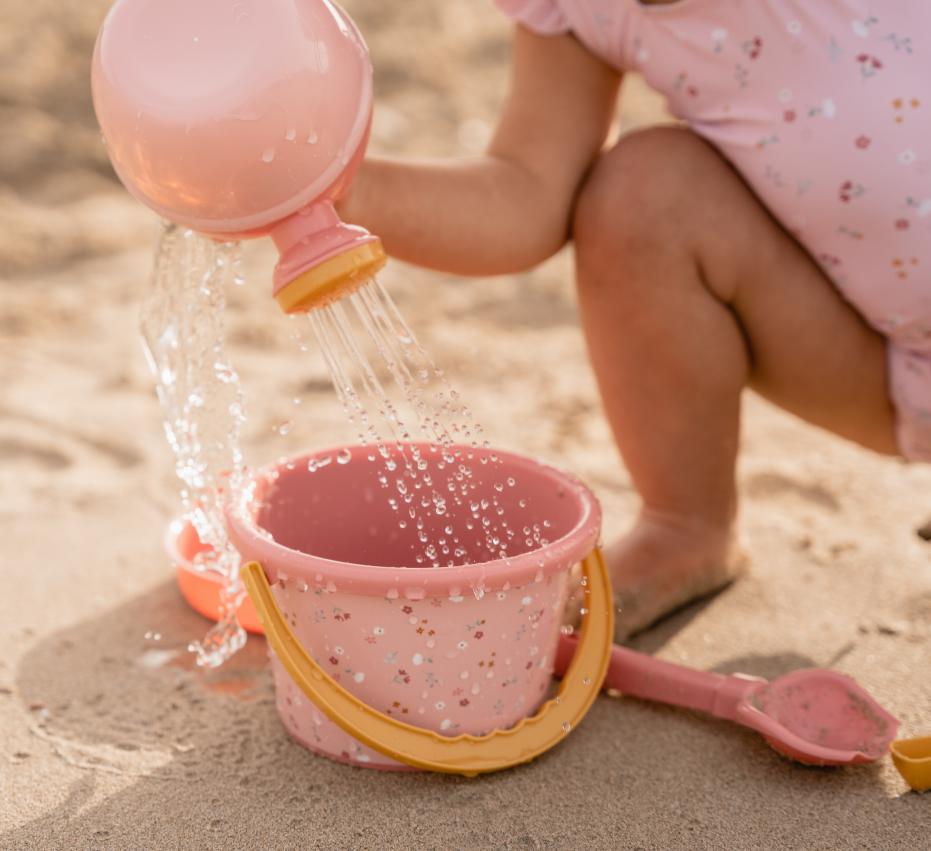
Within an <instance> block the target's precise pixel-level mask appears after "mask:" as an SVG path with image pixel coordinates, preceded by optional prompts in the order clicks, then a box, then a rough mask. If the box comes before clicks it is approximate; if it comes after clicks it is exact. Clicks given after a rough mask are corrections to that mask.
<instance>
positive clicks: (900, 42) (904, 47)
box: [886, 33, 912, 53]
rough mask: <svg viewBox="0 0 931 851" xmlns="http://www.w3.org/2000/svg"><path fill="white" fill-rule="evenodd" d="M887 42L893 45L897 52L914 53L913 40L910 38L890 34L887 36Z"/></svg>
mask: <svg viewBox="0 0 931 851" xmlns="http://www.w3.org/2000/svg"><path fill="white" fill-rule="evenodd" d="M886 41H889V42H891V43H892V46H893V47H894V48H895V50H896V51H900V50H901V51H904V52H905V53H911V52H912V40H911V39H910V38H909V37H908V36H900V35H897V34H896V33H889V35H887V36H886Z"/></svg>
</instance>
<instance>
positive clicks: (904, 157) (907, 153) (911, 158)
mask: <svg viewBox="0 0 931 851" xmlns="http://www.w3.org/2000/svg"><path fill="white" fill-rule="evenodd" d="M915 159H916V158H915V152H914V151H913V150H911V149H910V148H909V149H907V150H904V151H902V153H901V154H899V162H900V163H901V164H902V165H911V164H912V163H913V162H915Z"/></svg>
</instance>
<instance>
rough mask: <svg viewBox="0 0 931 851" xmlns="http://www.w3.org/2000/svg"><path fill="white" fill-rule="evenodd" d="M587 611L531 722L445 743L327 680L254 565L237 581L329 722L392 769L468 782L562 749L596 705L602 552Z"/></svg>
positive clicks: (605, 626) (603, 667)
mask: <svg viewBox="0 0 931 851" xmlns="http://www.w3.org/2000/svg"><path fill="white" fill-rule="evenodd" d="M582 575H583V576H584V577H585V580H586V607H587V609H588V612H587V613H586V614H585V616H584V617H583V619H582V626H581V635H580V638H579V643H578V646H577V648H576V651H575V656H573V658H572V663H571V664H570V666H569V670H568V671H566V674H565V676H564V677H563V679H562V683H561V684H560V686H559V691H558V693H557V695H556V697H554V698H553V699H551V700H548V701H546V703H544V704H543V706H541V707H540V710H539V711H538V712H537V714H536V715H533V716H532V717H529V718H524V719H523V720H522V721H520V722H519V723H517V724H516V725H515V726H513V727H511V728H510V729H508V730H493V731H492V732H491V733H488V734H487V735H484V736H470V735H467V734H463V735H459V736H455V737H449V736H443V735H441V734H440V733H437V732H434V731H433V730H424V729H422V728H420V727H414V726H413V725H411V724H405V723H404V722H403V721H398V720H396V719H394V718H390V717H389V716H387V715H384V714H382V713H381V712H379V711H378V710H377V709H373V708H372V707H371V706H369V705H368V704H366V703H363V702H362V701H361V700H359V699H358V698H357V697H355V695H353V694H351V693H350V692H348V691H347V690H346V689H345V688H343V687H342V686H341V685H340V684H339V683H337V682H336V681H335V680H333V678H332V677H330V676H329V675H328V674H327V673H326V671H324V670H323V668H321V667H320V666H319V665H318V664H317V663H316V662H315V661H314V659H313V658H312V657H311V656H310V655H309V654H308V653H307V651H306V650H305V649H304V648H303V646H302V645H301V643H300V642H299V641H298V639H297V636H295V634H294V632H293V631H292V630H291V627H290V626H289V625H288V623H287V622H286V621H285V619H284V617H283V616H282V614H281V610H280V609H279V608H278V604H277V603H276V602H275V598H274V596H273V595H272V592H271V588H270V587H269V584H268V579H267V578H266V576H265V571H264V570H263V569H262V566H261V565H260V564H259V563H258V562H255V561H253V562H250V563H249V564H247V565H245V567H244V568H243V580H244V581H245V584H246V588H247V590H248V592H249V597H250V598H251V599H252V602H253V605H254V606H255V610H256V612H257V613H258V616H259V619H260V620H261V621H262V625H263V626H264V627H265V635H266V637H267V638H268V640H269V642H270V643H271V645H272V648H273V649H274V651H275V655H276V656H277V657H278V659H279V661H280V662H281V664H282V665H284V667H285V670H287V672H288V673H289V674H290V675H291V678H292V679H293V680H294V682H295V683H297V685H298V686H299V687H300V689H301V691H303V692H304V694H305V695H307V697H308V698H309V699H310V700H312V701H313V702H314V704H315V705H316V706H317V708H318V709H319V710H320V711H321V712H323V713H324V714H325V715H326V716H327V718H329V719H330V720H331V721H333V722H334V723H336V724H338V725H339V726H340V727H341V728H342V729H343V730H344V731H345V732H347V733H349V735H350V736H352V737H353V738H355V739H357V740H358V741H360V742H362V743H364V744H366V745H368V746H369V747H370V748H373V749H374V750H376V751H378V752H379V753H381V754H384V755H385V756H387V757H390V758H391V759H394V760H397V761H398V762H403V763H406V764H407V765H411V766H413V767H415V768H421V769H427V770H429V771H441V772H446V773H449V774H464V775H466V776H468V777H474V776H475V775H477V774H483V773H485V772H490V771H500V770H501V769H504V768H511V767H512V766H515V765H520V764H521V763H524V762H530V761H531V760H532V759H535V758H536V757H538V756H539V755H540V754H542V753H544V752H545V751H548V750H549V749H550V748H552V747H553V746H554V745H556V744H558V743H559V742H561V741H562V740H563V739H564V738H565V737H566V736H567V735H568V734H569V732H570V731H571V730H572V729H574V728H575V726H576V725H577V724H578V723H579V722H580V721H581V720H582V718H584V717H585V714H586V713H587V712H588V710H589V709H590V708H591V706H592V704H593V703H594V702H595V698H596V697H597V696H598V692H599V690H600V689H601V683H602V681H603V680H604V677H605V673H606V672H607V669H608V662H609V660H610V658H611V646H612V641H613V635H614V608H613V601H612V597H611V587H610V582H609V580H608V573H607V570H606V568H605V564H604V559H603V558H602V555H601V551H600V550H599V549H595V550H594V551H592V553H591V554H590V555H588V556H587V557H586V558H585V559H583V561H582Z"/></svg>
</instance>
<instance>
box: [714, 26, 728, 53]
mask: <svg viewBox="0 0 931 851" xmlns="http://www.w3.org/2000/svg"><path fill="white" fill-rule="evenodd" d="M725 41H727V30H726V29H724V28H723V27H716V28H715V29H713V30H712V31H711V44H712V46H713V50H714V52H715V53H720V52H721V51H722V50H723V49H724V42H725Z"/></svg>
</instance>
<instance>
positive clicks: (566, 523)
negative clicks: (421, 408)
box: [251, 445, 586, 567]
mask: <svg viewBox="0 0 931 851" xmlns="http://www.w3.org/2000/svg"><path fill="white" fill-rule="evenodd" d="M420 448H421V452H420V455H421V457H422V458H423V460H424V461H425V462H426V464H427V471H426V472H429V474H430V476H431V478H432V487H422V488H420V489H414V490H413V501H412V502H411V503H405V502H404V500H403V495H401V494H399V492H398V490H397V489H396V485H395V481H396V479H397V476H396V475H392V474H388V477H387V479H388V487H385V486H384V484H383V483H382V482H380V481H379V477H380V476H382V477H384V476H385V460H384V459H383V458H382V457H381V456H380V455H378V454H375V460H374V461H373V460H370V458H371V456H372V455H373V451H372V450H371V449H370V448H367V447H362V446H356V447H351V448H350V449H349V451H348V453H347V452H346V451H345V450H344V451H343V452H344V454H343V456H342V459H341V460H344V461H345V459H346V457H349V460H348V461H346V462H345V463H339V462H338V460H337V453H335V452H331V453H314V454H312V455H308V456H305V457H304V458H299V459H293V460H292V461H291V462H290V463H289V464H287V465H285V466H283V467H279V468H278V469H277V470H276V472H275V474H273V475H271V476H266V477H264V478H260V479H259V481H258V484H257V487H256V489H255V492H254V495H253V500H252V509H251V512H252V513H253V517H254V520H255V523H256V525H257V526H259V527H260V528H261V529H264V530H265V531H266V532H267V533H268V534H270V535H271V536H272V538H273V539H274V540H275V541H276V542H277V543H278V544H281V545H282V546H284V547H288V548H289V549H292V550H297V551H299V552H303V553H306V554H309V555H313V556H317V557H321V558H326V559H330V560H333V561H338V562H344V563H349V564H360V565H372V566H384V567H420V566H429V564H426V565H425V564H424V563H423V562H420V563H418V562H417V560H416V559H417V556H418V555H420V556H421V558H422V557H423V552H424V544H423V542H422V540H421V539H420V537H419V536H420V532H421V531H423V532H424V533H425V535H426V538H427V540H428V541H431V542H438V541H440V540H445V541H446V542H447V547H448V549H449V553H448V554H443V553H442V552H439V553H438V556H437V560H438V561H439V562H440V564H443V565H445V564H447V563H448V562H449V561H452V562H453V563H454V564H456V565H462V564H468V563H479V562H487V561H493V560H495V559H496V558H498V557H499V556H498V554H497V553H494V552H492V551H491V550H490V549H489V547H488V545H487V543H486V540H485V534H484V531H483V529H482V525H481V516H487V517H489V518H491V519H492V521H497V522H499V523H500V521H501V520H505V521H506V523H507V527H508V528H509V529H511V530H512V531H513V532H514V537H513V538H511V539H510V540H509V545H508V548H507V555H508V556H509V557H514V556H518V555H521V554H523V553H527V552H531V551H533V550H536V549H539V548H540V547H541V542H540V541H539V540H535V539H534V534H533V527H534V524H536V525H537V528H538V530H539V536H540V537H541V538H543V539H544V542H553V541H555V540H558V539H560V538H562V537H563V536H565V535H566V534H568V533H569V532H570V531H571V530H572V529H574V528H575V527H576V526H577V525H578V524H579V523H580V522H581V521H582V519H583V517H584V514H585V510H586V506H585V502H584V501H583V500H582V499H580V498H579V494H578V489H579V487H580V486H578V485H577V483H575V482H574V481H573V480H571V479H569V478H567V477H566V476H564V475H563V474H561V473H559V472H558V471H557V470H554V469H552V468H550V467H546V466H543V465H541V464H538V463H537V462H535V461H533V460H531V459H528V458H523V457H521V456H515V455H510V454H507V453H497V459H498V460H497V461H496V462H495V461H492V460H491V458H490V456H491V454H492V452H491V451H490V450H478V449H471V448H465V447H462V448H461V453H462V454H461V458H460V459H459V460H458V461H457V462H456V463H455V464H446V463H444V462H443V459H442V455H441V454H440V452H439V451H438V450H437V449H436V448H435V447H431V446H429V445H422V446H421V447H420ZM402 451H405V452H408V453H409V451H410V448H409V447H404V449H403V450H402V449H400V448H398V447H395V448H393V449H392V450H390V452H391V455H392V458H393V459H394V460H395V461H397V462H398V464H399V467H398V469H400V464H401V463H402V458H401V452H402ZM470 456H471V458H470ZM325 458H329V459H330V460H329V461H328V462H326V463H325V464H324V465H323V466H317V464H311V465H310V466H312V467H315V469H314V470H313V471H312V472H311V470H310V469H309V468H308V462H309V461H310V460H311V459H314V460H315V461H316V462H319V461H321V460H323V459H325ZM482 458H485V459H486V463H482V461H481V459H482ZM460 462H461V463H464V464H466V465H468V467H469V469H471V471H472V478H471V480H470V481H471V482H472V483H473V484H474V488H472V489H470V490H469V492H468V496H462V495H460V499H459V501H458V502H457V500H455V499H454V498H453V497H452V494H451V493H450V491H449V487H448V485H449V483H450V482H451V481H452V482H453V483H454V484H456V485H458V484H459V483H458V482H456V481H455V476H456V473H457V472H458V471H459V470H458V464H459V463H460ZM511 482H513V484H511ZM434 492H436V493H438V494H440V495H442V496H443V497H445V506H444V508H445V510H444V511H443V512H442V513H437V512H436V508H435V505H434V504H433V502H432V499H431V496H432V494H433V493H434ZM390 499H394V500H395V501H396V503H397V506H398V507H397V509H395V508H392V506H391V504H390V502H389V500H390ZM483 500H484V501H485V502H486V503H487V506H488V507H487V508H485V509H481V508H480V509H479V514H480V517H479V518H478V519H477V518H475V517H474V516H473V506H474V505H475V504H478V505H479V506H481V503H482V501H483ZM495 500H497V505H495ZM424 501H426V505H423V504H422V503H423V502H424ZM411 507H414V508H415V510H416V518H422V519H423V529H422V530H421V529H419V528H418V526H417V519H415V518H411V516H410V513H409V509H410V508H411ZM498 508H500V509H503V513H501V514H498V513H497V510H498ZM402 522H403V524H404V527H403V528H402ZM470 526H471V528H469V527H470ZM450 529H451V530H452V531H451V532H450V531H447V530H450ZM453 538H458V543H454V542H453ZM459 546H461V547H463V548H464V549H465V551H466V555H461V556H460V557H458V558H457V557H456V556H455V549H456V547H459Z"/></svg>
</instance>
